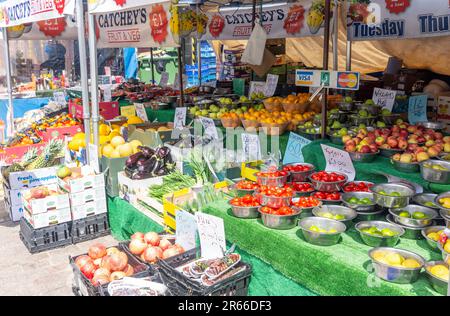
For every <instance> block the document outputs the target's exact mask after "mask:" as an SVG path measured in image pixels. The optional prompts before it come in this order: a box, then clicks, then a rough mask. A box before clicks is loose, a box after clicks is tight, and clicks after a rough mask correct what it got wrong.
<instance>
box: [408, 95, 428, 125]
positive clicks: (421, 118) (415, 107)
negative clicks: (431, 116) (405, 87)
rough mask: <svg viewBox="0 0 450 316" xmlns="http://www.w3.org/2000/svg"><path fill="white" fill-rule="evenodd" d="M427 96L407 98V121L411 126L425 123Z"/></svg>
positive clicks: (426, 119)
mask: <svg viewBox="0 0 450 316" xmlns="http://www.w3.org/2000/svg"><path fill="white" fill-rule="evenodd" d="M427 106H428V96H427V95H418V96H414V97H410V98H409V106H408V121H409V122H410V123H411V124H415V123H418V122H427V121H428V118H427Z"/></svg>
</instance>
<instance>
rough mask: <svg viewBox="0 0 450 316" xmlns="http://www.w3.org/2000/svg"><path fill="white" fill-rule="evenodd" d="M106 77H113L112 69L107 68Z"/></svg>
mask: <svg viewBox="0 0 450 316" xmlns="http://www.w3.org/2000/svg"><path fill="white" fill-rule="evenodd" d="M105 76H108V77H111V67H105Z"/></svg>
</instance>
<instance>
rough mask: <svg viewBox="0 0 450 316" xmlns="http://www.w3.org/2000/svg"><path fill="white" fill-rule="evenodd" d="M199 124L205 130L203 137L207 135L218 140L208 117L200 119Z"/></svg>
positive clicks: (214, 127) (211, 121) (212, 123)
mask: <svg viewBox="0 0 450 316" xmlns="http://www.w3.org/2000/svg"><path fill="white" fill-rule="evenodd" d="M200 122H201V123H202V125H203V128H204V129H205V135H209V136H211V137H212V138H214V139H219V135H218V134H217V129H216V124H214V121H213V120H212V119H211V118H209V117H200Z"/></svg>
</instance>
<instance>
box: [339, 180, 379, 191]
mask: <svg viewBox="0 0 450 316" xmlns="http://www.w3.org/2000/svg"><path fill="white" fill-rule="evenodd" d="M374 185H375V183H373V182H369V181H352V182H347V183H346V184H345V185H344V187H343V189H342V190H343V191H344V192H346V193H348V192H370V188H371V187H373V186H374Z"/></svg>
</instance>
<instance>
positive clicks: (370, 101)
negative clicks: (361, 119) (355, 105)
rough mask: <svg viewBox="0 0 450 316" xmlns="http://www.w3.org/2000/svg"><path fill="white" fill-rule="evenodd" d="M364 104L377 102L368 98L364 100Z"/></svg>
mask: <svg viewBox="0 0 450 316" xmlns="http://www.w3.org/2000/svg"><path fill="white" fill-rule="evenodd" d="M364 104H367V105H374V104H375V102H373V100H372V99H367V100H366V102H364Z"/></svg>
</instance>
